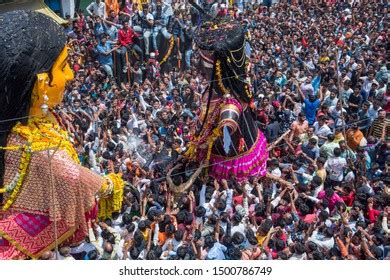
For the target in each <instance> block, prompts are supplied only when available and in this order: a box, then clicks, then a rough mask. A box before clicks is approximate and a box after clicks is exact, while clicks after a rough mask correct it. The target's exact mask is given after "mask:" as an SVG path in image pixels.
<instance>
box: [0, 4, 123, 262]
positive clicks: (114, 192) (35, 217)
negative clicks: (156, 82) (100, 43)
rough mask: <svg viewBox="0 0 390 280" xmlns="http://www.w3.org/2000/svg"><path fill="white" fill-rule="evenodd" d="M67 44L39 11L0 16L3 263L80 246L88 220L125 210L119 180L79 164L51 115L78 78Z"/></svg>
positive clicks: (0, 239) (0, 241)
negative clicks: (68, 84)
mask: <svg viewBox="0 0 390 280" xmlns="http://www.w3.org/2000/svg"><path fill="white" fill-rule="evenodd" d="M65 41H66V38H65V35H64V32H63V29H62V28H61V27H60V26H59V25H58V24H57V23H55V22H54V21H53V20H52V19H51V18H49V17H47V16H45V15H43V14H41V13H35V12H26V11H13V12H8V13H5V14H0V46H1V47H0V73H1V78H0V259H15V258H27V257H29V258H39V257H40V256H41V255H42V254H43V253H44V252H45V251H47V250H51V249H53V248H54V246H55V245H58V244H61V243H63V242H66V243H67V244H77V243H78V242H80V241H82V240H83V239H84V238H85V236H86V235H87V233H88V226H87V224H88V219H94V218H95V217H96V216H97V215H99V216H100V217H102V218H105V217H107V216H110V215H111V214H112V212H114V211H119V210H120V208H121V203H122V192H123V185H124V184H123V181H122V179H121V178H120V176H119V175H117V174H109V175H108V176H106V177H101V176H99V175H97V174H95V173H93V172H91V171H90V170H89V169H87V168H84V167H82V166H81V165H80V164H79V160H78V156H77V153H76V152H75V150H74V148H73V146H72V144H71V142H70V141H69V140H70V139H69V138H68V135H67V133H66V132H65V131H64V130H62V129H61V128H60V126H59V125H58V124H57V122H56V120H55V116H54V115H52V114H51V113H50V111H51V109H52V108H53V107H54V106H56V105H57V104H59V103H60V102H61V100H62V98H63V93H64V88H65V83H66V82H67V81H69V80H71V79H73V73H72V71H71V69H70V67H69V65H68V51H67V48H66V46H65ZM98 206H99V210H98ZM98 211H99V212H98Z"/></svg>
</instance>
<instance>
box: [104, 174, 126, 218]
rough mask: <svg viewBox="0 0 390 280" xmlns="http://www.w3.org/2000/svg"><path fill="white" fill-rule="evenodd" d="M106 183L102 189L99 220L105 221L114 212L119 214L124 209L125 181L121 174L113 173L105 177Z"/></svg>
mask: <svg viewBox="0 0 390 280" xmlns="http://www.w3.org/2000/svg"><path fill="white" fill-rule="evenodd" d="M105 179H106V182H105V183H104V184H103V186H102V187H101V189H100V194H101V197H100V199H99V214H98V216H99V218H100V219H102V220H105V219H106V218H108V217H111V215H112V213H113V212H119V211H120V210H121V208H122V199H123V188H124V185H125V183H124V181H123V180H122V178H121V175H120V174H114V173H111V174H109V175H107V176H106V177H105Z"/></svg>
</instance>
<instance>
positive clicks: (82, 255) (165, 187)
mask: <svg viewBox="0 0 390 280" xmlns="http://www.w3.org/2000/svg"><path fill="white" fill-rule="evenodd" d="M97 2H98V1H97ZM124 2H126V3H128V2H127V1H124ZM205 2H207V1H205ZM264 2H266V5H259V3H257V1H235V4H234V5H233V6H232V7H229V6H228V5H226V4H225V3H224V2H223V3H222V2H220V3H219V2H212V1H211V2H210V3H208V2H207V3H201V4H200V5H201V6H202V7H203V8H204V9H205V10H206V11H207V12H208V13H210V14H211V15H213V16H217V17H233V18H235V19H236V20H238V21H240V22H241V23H242V25H244V26H245V27H246V31H247V45H246V48H247V56H248V61H249V64H248V76H247V77H245V78H247V79H248V81H249V82H250V86H251V90H252V92H253V95H254V100H253V101H254V109H253V114H254V116H255V118H256V123H257V125H258V127H259V129H260V130H262V131H263V133H264V134H265V136H266V138H267V140H268V145H269V147H268V150H269V158H270V159H269V161H268V164H267V168H268V173H269V174H271V175H272V177H273V178H275V177H278V178H280V179H283V180H284V181H280V180H274V179H269V178H262V177H252V178H248V179H247V180H246V181H244V182H242V183H238V182H237V181H236V180H235V179H234V176H231V178H227V179H226V180H221V181H217V180H214V179H213V178H211V177H210V176H208V175H207V172H205V170H203V172H202V173H201V174H200V175H199V176H197V177H196V178H194V176H192V175H193V174H194V171H195V170H197V168H198V167H199V163H194V162H186V158H185V155H184V154H185V151H186V149H187V148H188V144H189V143H190V141H191V139H192V137H193V135H192V132H193V131H194V130H193V127H194V124H195V122H196V120H197V118H198V117H199V112H200V111H199V110H200V108H201V96H202V93H203V92H204V91H205V89H206V88H207V86H208V84H209V80H210V77H209V76H206V75H205V74H204V73H203V71H202V68H201V67H200V65H201V63H200V62H201V61H200V55H199V51H198V48H197V46H196V38H195V40H193V39H192V37H191V36H182V34H184V33H186V32H187V33H188V34H192V32H193V31H194V30H195V28H196V27H197V24H198V22H197V21H198V20H199V16H198V14H197V12H196V11H195V10H194V9H193V8H191V6H190V4H189V3H188V2H186V1H172V3H171V4H165V5H168V6H169V7H170V8H171V9H172V15H171V16H169V22H173V23H175V24H171V25H170V24H168V27H167V32H169V33H170V34H172V36H175V38H179V40H182V42H183V44H184V45H185V43H186V40H190V44H189V45H190V48H184V49H182V50H181V51H180V52H181V54H179V53H175V54H172V55H173V56H180V55H183V57H184V56H185V55H189V57H188V63H187V64H186V65H185V67H181V68H179V67H171V68H170V69H168V70H167V71H165V72H164V71H160V69H159V68H156V69H152V70H151V71H155V72H153V73H154V75H150V74H148V71H149V68H148V67H145V63H144V61H139V62H138V63H136V65H134V66H130V67H131V69H132V70H131V80H130V81H129V82H121V81H118V79H117V77H116V76H115V75H111V74H112V73H110V71H107V70H106V69H105V68H104V65H102V63H101V61H100V62H99V55H100V54H99V52H98V51H97V49H96V48H97V46H98V45H99V44H101V42H100V40H101V38H103V37H104V38H106V37H107V36H108V37H107V38H108V39H109V40H113V38H110V34H108V33H107V32H108V31H109V30H108V29H107V26H105V27H104V28H103V29H102V30H100V28H97V27H99V25H100V23H99V22H100V21H101V19H100V18H99V17H97V16H83V15H82V14H81V13H79V14H78V15H77V18H76V19H75V20H73V21H70V23H69V25H68V26H67V28H66V32H67V34H68V36H69V39H68V40H69V42H70V43H71V45H72V50H71V52H70V60H71V63H72V67H73V69H74V72H75V79H74V80H73V81H72V82H71V83H69V85H68V87H67V90H66V92H65V98H64V102H63V104H62V105H61V106H59V107H58V108H57V113H58V115H59V117H60V121H61V122H62V124H63V125H64V126H65V127H66V128H67V130H68V131H69V134H70V135H71V137H72V139H73V142H74V146H75V147H76V149H77V152H78V153H79V157H80V160H81V162H82V164H83V165H84V166H86V167H89V168H91V169H92V170H94V171H95V172H97V173H99V174H108V173H109V172H116V173H121V174H122V176H123V179H124V180H125V181H126V186H125V192H124V199H123V209H122V211H121V212H120V213H114V214H113V216H112V217H110V218H108V219H106V220H104V221H93V222H92V224H91V231H90V235H89V237H88V238H87V240H86V241H85V242H84V243H82V244H80V245H79V246H77V247H72V248H69V247H63V248H62V249H61V252H60V255H61V256H62V258H76V259H131V260H137V259H147V260H152V259H175V260H185V259H230V260H237V259H242V260H246V259H282V260H287V259H290V260H297V259H299V260H301V259H316V260H322V259H379V260H382V259H388V258H389V256H390V243H389V236H390V231H389V225H388V215H389V212H390V189H389V185H390V142H389V140H390V138H389V137H390V120H389V116H388V112H390V94H389V89H388V81H389V79H390V72H389V70H388V69H389V67H390V65H389V54H388V52H387V50H388V48H389V30H388V28H387V27H386V20H387V16H388V9H389V6H388V5H387V6H386V4H383V3H380V1H375V2H374V1H278V2H280V3H276V4H273V5H270V3H268V2H271V1H264ZM349 2H351V3H352V4H351V3H349ZM126 7H127V6H123V7H122V8H123V9H124V8H126ZM154 7H155V6H154V5H150V6H149V9H150V11H149V12H150V13H153V9H154ZM132 8H133V10H132V11H129V10H126V12H125V13H126V14H130V15H132V14H135V13H136V9H137V6H136V5H133V7H132ZM108 13H109V16H108V18H110V17H111V18H110V19H109V21H112V22H114V21H116V23H117V24H121V25H128V26H129V27H130V28H133V26H132V20H130V24H127V23H125V22H123V20H124V21H126V20H129V18H130V19H131V17H122V15H124V14H123V13H120V15H119V17H118V16H117V15H116V14H115V13H110V12H109V11H108ZM177 22H180V24H176V23H177ZM120 28H121V27H120ZM172 28H173V29H172ZM135 29H136V28H135ZM107 30H108V31H107ZM99 32H103V35H104V36H102V34H100V33H99ZM142 32H144V31H142V30H141V31H140V33H142ZM104 40H105V39H104ZM187 43H188V42H187ZM140 45H141V44H140ZM156 50H158V49H156ZM156 50H154V49H153V44H151V51H153V52H155V51H156ZM189 50H190V52H188V51H189ZM141 51H142V52H143V55H145V58H144V59H145V61H146V62H147V60H148V59H150V56H151V55H150V53H149V56H148V55H147V54H146V53H145V50H144V49H142V50H141ZM110 55H112V56H113V55H115V54H114V53H111V54H110ZM116 62H117V61H116ZM116 62H115V61H114V63H116ZM179 163H182V164H184V165H185V166H186V169H185V171H183V172H177V171H173V172H171V173H169V172H168V171H169V170H170V169H172V168H173V166H175V165H176V164H179ZM189 180H190V183H191V186H190V187H189V188H188V189H187V191H185V192H183V193H179V194H177V193H176V194H175V195H173V193H172V192H171V191H170V190H171V188H172V187H177V186H181V185H183V184H186V182H188V181H189ZM283 182H286V183H283ZM51 257H53V255H52V254H50V253H48V254H45V255H44V256H43V258H51Z"/></svg>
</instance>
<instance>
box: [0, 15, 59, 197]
mask: <svg viewBox="0 0 390 280" xmlns="http://www.w3.org/2000/svg"><path fill="white" fill-rule="evenodd" d="M0 22H1V24H0V46H1V48H0V73H1V76H2V77H1V79H0V147H3V146H6V144H7V137H8V134H9V131H10V130H11V129H12V127H13V126H14V125H15V124H16V123H17V122H18V121H21V122H22V123H27V118H25V117H27V116H28V115H29V110H30V106H31V103H30V102H31V93H32V89H33V87H34V84H35V81H36V79H37V74H39V73H44V72H48V71H50V70H51V68H52V66H53V64H54V62H55V61H56V59H57V58H58V56H59V54H60V53H61V51H62V50H63V49H64V46H65V42H66V37H65V34H64V31H63V29H62V28H61V27H60V26H59V25H58V24H57V23H56V22H55V21H54V20H52V19H51V18H49V17H48V16H46V15H44V14H42V13H37V12H31V11H22V10H17V11H12V12H7V13H4V14H1V15H0ZM49 77H50V78H51V73H50V72H49ZM4 157H5V153H4V150H3V149H0V186H3V184H4V178H3V177H4V170H5V166H4V164H5V163H4V160H5V158H4ZM1 200H2V196H0V202H1Z"/></svg>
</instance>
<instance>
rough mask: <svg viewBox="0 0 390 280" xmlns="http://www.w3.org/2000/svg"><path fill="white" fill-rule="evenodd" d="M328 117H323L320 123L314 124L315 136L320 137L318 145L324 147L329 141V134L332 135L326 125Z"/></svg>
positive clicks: (319, 119) (319, 120)
mask: <svg viewBox="0 0 390 280" xmlns="http://www.w3.org/2000/svg"><path fill="white" fill-rule="evenodd" d="M325 121H326V117H324V116H321V117H319V118H318V121H317V122H315V123H314V125H313V127H314V134H315V135H317V136H318V144H319V145H320V146H322V144H324V143H325V141H326V140H327V137H328V135H329V134H331V133H332V130H330V128H329V126H328V125H327V124H326V122H325Z"/></svg>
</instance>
